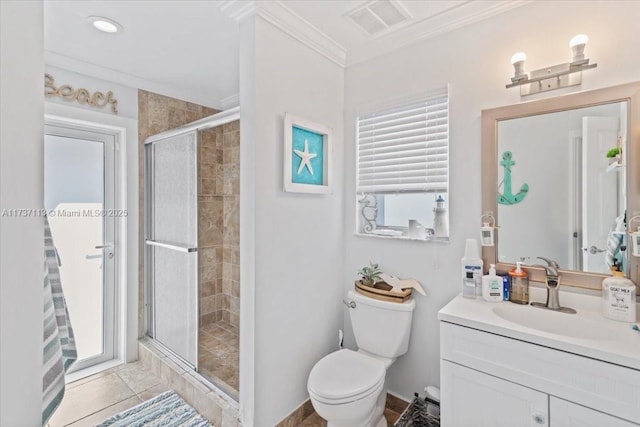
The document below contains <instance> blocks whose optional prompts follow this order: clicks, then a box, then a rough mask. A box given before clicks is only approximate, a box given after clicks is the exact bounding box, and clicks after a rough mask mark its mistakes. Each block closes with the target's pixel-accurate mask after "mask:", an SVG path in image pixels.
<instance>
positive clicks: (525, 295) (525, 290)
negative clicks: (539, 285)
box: [509, 261, 529, 304]
mask: <svg viewBox="0 0 640 427" xmlns="http://www.w3.org/2000/svg"><path fill="white" fill-rule="evenodd" d="M509 279H511V291H510V292H509V301H511V302H515V303H516V304H529V279H528V278H527V272H526V271H524V270H523V269H522V262H520V261H518V262H516V268H514V269H512V270H511V271H509Z"/></svg>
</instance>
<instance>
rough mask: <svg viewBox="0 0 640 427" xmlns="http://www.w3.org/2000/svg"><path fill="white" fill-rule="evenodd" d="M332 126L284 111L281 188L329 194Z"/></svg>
mask: <svg viewBox="0 0 640 427" xmlns="http://www.w3.org/2000/svg"><path fill="white" fill-rule="evenodd" d="M331 139H332V136H331V128H329V127H327V126H323V125H320V124H317V123H313V122H311V121H309V120H307V119H304V118H302V117H298V116H295V115H293V114H289V113H285V114H284V191H286V192H289V193H312V194H328V193H331V161H332V159H331V156H332V147H331V144H332V141H331Z"/></svg>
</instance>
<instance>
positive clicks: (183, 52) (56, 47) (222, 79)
mask: <svg viewBox="0 0 640 427" xmlns="http://www.w3.org/2000/svg"><path fill="white" fill-rule="evenodd" d="M387 2H389V0H383V1H381V2H380V3H387ZM390 2H391V3H392V4H394V5H399V7H400V10H402V11H403V14H405V15H406V18H407V19H406V20H405V21H404V22H401V23H399V24H397V25H395V26H392V27H390V28H387V29H385V30H384V31H381V32H379V33H377V34H376V35H373V36H371V35H369V34H367V33H366V32H365V31H363V30H362V29H361V28H359V27H357V26H356V25H355V24H354V22H353V20H352V19H351V18H349V17H348V16H347V14H348V13H349V12H351V11H353V10H354V9H357V8H362V6H364V5H371V3H375V1H374V2H372V1H362V0H283V1H275V0H269V1H266V0H262V1H258V2H255V4H254V3H253V2H247V1H240V0H224V1H211V0H209V1H205V0H201V1H190V0H155V1H153V0H128V1H119V0H110V1H105V0H103V1H81V0H75V1H63V0H48V1H45V61H46V63H47V64H48V65H51V66H57V67H60V68H65V69H68V70H71V71H75V72H79V73H82V74H87V75H91V76H94V77H97V78H102V79H106V80H110V81H113V82H115V83H120V84H123V85H128V86H132V87H139V88H143V89H146V90H151V91H155V92H160V93H163V94H166V95H169V96H174V97H179V98H182V99H185V100H189V101H192V102H198V103H200V104H204V105H208V106H212V107H216V108H228V107H231V106H234V105H237V94H238V87H239V77H238V56H239V29H238V24H237V22H236V20H235V19H234V18H236V17H237V16H238V14H235V15H234V13H235V12H234V11H237V10H239V9H244V10H246V9H249V8H252V7H255V10H256V13H258V14H260V11H261V10H267V12H268V16H269V18H270V20H271V21H272V22H273V21H274V20H275V21H277V22H278V24H279V27H280V28H283V29H285V30H286V31H287V32H289V34H292V35H294V36H295V35H296V34H297V33H301V32H306V33H307V34H306V35H305V37H300V39H304V40H313V39H315V40H319V45H321V46H328V51H327V56H328V57H329V58H330V59H332V60H333V61H334V62H337V63H339V64H340V65H342V66H349V65H352V64H355V63H358V62H362V61H366V60H368V59H371V58H372V57H375V56H379V55H381V54H384V53H386V52H389V51H392V50H394V49H397V48H398V47H401V46H403V45H406V44H410V43H412V42H415V41H417V40H422V39H425V38H428V37H434V36H436V35H438V34H442V33H444V32H447V31H451V30H454V29H456V28H459V27H461V26H464V25H468V24H470V23H473V22H476V21H478V20H481V19H486V18H487V17H490V16H493V15H495V14H498V13H502V12H504V11H506V10H509V9H512V8H514V7H519V6H521V5H523V4H526V3H528V2H527V1H491V0H459V1H456V0H447V1H439V0H390ZM383 6H384V5H383ZM91 15H94V16H96V15H97V16H105V17H108V18H111V19H113V20H115V21H117V22H118V23H120V24H121V25H122V26H123V27H124V31H123V32H121V33H118V34H106V33H100V32H98V31H96V30H95V29H94V28H93V27H92V26H91V25H90V23H89V22H88V21H87V17H88V16H91ZM320 51H322V49H320Z"/></svg>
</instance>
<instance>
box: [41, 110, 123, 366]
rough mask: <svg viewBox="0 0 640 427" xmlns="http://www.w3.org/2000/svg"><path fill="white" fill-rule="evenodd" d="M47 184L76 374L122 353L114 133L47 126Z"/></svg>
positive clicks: (46, 188) (45, 181)
mask: <svg viewBox="0 0 640 427" xmlns="http://www.w3.org/2000/svg"><path fill="white" fill-rule="evenodd" d="M44 154H45V159H44V188H45V201H44V203H45V209H47V211H48V213H47V216H48V219H49V224H50V226H51V234H52V237H53V241H54V244H55V246H56V250H57V252H58V259H59V263H60V278H61V282H62V288H63V291H64V295H65V299H66V302H67V306H68V309H69V317H70V319H71V326H72V327H73V330H74V334H75V339H76V346H77V350H78V360H77V362H76V363H75V364H74V365H73V366H72V368H71V371H77V370H80V369H84V368H87V367H89V366H92V365H95V364H97V363H101V362H104V361H107V360H111V359H113V358H114V357H115V354H116V343H115V329H116V328H115V326H116V305H115V302H116V260H117V257H116V251H117V250H118V248H117V246H116V241H115V231H116V230H115V227H116V223H115V220H116V218H117V217H118V213H117V211H115V200H116V199H115V176H116V175H115V173H116V171H115V136H114V135H112V134H106V133H100V132H96V131H93V130H89V129H87V128H82V127H81V126H79V125H77V126H76V125H69V126H68V127H67V126H65V125H62V124H59V123H56V124H51V122H50V124H47V125H46V126H45V136H44Z"/></svg>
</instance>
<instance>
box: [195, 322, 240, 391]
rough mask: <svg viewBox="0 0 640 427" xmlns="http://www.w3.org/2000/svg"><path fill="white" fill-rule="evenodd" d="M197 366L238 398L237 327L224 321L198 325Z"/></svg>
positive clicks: (201, 372)
mask: <svg viewBox="0 0 640 427" xmlns="http://www.w3.org/2000/svg"><path fill="white" fill-rule="evenodd" d="M198 342H199V348H198V351H199V356H198V368H199V372H200V374H202V375H204V376H205V377H207V378H209V379H210V380H212V381H213V382H214V383H216V385H218V386H220V387H221V388H222V389H223V390H224V391H225V392H227V393H228V394H229V395H231V397H233V398H234V399H235V400H236V401H237V400H238V366H239V351H238V349H239V336H238V328H237V327H235V326H233V325H232V324H230V323H228V322H224V321H220V322H216V323H211V324H208V325H205V326H202V327H200V331H199V341H198Z"/></svg>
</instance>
